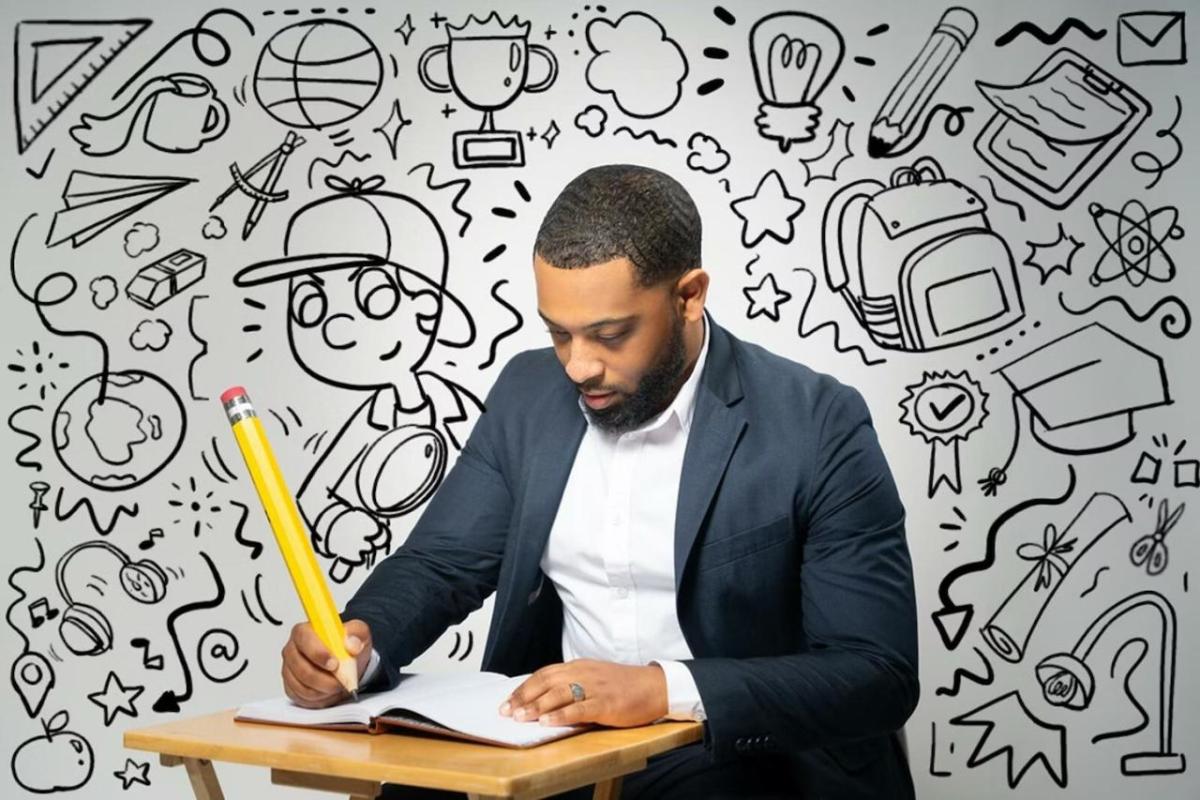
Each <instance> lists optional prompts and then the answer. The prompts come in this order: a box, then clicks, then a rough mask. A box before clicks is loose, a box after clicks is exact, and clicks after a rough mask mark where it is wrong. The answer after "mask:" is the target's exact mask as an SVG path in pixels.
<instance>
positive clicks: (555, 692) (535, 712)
mask: <svg viewBox="0 0 1200 800" xmlns="http://www.w3.org/2000/svg"><path fill="white" fill-rule="evenodd" d="M574 702H575V696H574V695H573V694H571V687H570V686H569V685H567V684H560V685H557V686H551V687H549V688H548V689H547V690H546V692H545V693H544V694H543V695H542V696H541V697H539V698H538V699H537V700H535V701H534V702H532V703H530V704H529V705H527V706H526V707H525V708H523V709H518V711H524V712H525V713H524V714H522V715H521V716H520V717H517V719H522V720H531V719H537V718H538V717H540V716H541V715H542V714H546V713H549V712H551V711H553V710H554V709H556V708H562V707H563V706H565V705H567V704H569V703H574Z"/></svg>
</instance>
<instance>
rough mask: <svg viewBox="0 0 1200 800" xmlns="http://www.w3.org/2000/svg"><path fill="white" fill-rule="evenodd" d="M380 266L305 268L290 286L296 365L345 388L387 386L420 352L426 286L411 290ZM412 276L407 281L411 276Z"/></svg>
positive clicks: (431, 298) (429, 309) (428, 304)
mask: <svg viewBox="0 0 1200 800" xmlns="http://www.w3.org/2000/svg"><path fill="white" fill-rule="evenodd" d="M401 279H402V273H400V272H399V271H398V270H397V269H396V268H395V267H394V266H392V265H390V264H384V265H380V266H367V267H358V268H346V269H337V270H327V271H324V272H310V273H307V274H303V275H296V276H294V277H293V278H292V279H291V281H290V282H289V284H288V338H289V339H290V340H291V343H292V351H293V352H294V353H295V355H296V358H297V359H298V360H299V361H300V365H301V366H302V367H303V368H304V369H305V371H306V372H308V373H309V374H310V375H312V376H313V377H315V378H317V379H318V380H320V381H322V382H324V383H328V384H332V385H334V386H342V387H346V388H362V387H371V386H386V385H387V384H388V383H389V380H390V377H391V376H395V375H397V374H398V373H399V372H400V371H401V370H405V371H411V370H413V369H414V368H415V367H416V366H417V365H418V364H419V363H420V361H421V360H422V359H423V358H424V355H425V352H426V350H427V349H428V345H429V339H430V332H429V331H430V330H431V325H430V320H431V317H432V315H433V314H435V313H436V312H437V297H436V296H435V295H434V293H433V292H432V291H419V292H415V293H414V292H411V291H410V290H409V289H408V287H406V286H403V285H402V284H401V283H400V281H401ZM410 282H411V280H410Z"/></svg>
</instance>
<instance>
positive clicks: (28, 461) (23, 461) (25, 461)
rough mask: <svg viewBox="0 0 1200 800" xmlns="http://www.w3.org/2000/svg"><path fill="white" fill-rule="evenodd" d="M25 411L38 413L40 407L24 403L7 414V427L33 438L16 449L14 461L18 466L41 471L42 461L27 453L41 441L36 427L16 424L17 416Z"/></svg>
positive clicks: (33, 449)
mask: <svg viewBox="0 0 1200 800" xmlns="http://www.w3.org/2000/svg"><path fill="white" fill-rule="evenodd" d="M27 411H37V412H38V413H41V411H42V407H41V406H39V405H33V404H30V405H24V406H20V407H19V408H15V409H13V411H12V413H10V414H9V415H8V429H9V430H10V431H12V432H13V433H15V434H17V435H18V436H24V437H26V438H27V439H32V440H33V442H31V443H30V444H27V445H25V446H24V447H23V448H21V449H20V450H18V451H17V456H16V458H15V459H14V461H16V463H17V466H18V467H25V468H26V469H32V470H33V471H34V472H41V471H42V462H40V461H35V460H34V459H32V458H30V457H29V454H30V453H32V452H34V451H35V450H37V449H38V447H39V446H40V445H41V443H42V437H41V436H40V435H38V433H37V430H36V429H31V428H26V427H23V426H21V427H18V424H17V417H19V416H21V415H22V414H24V413H25V412H27Z"/></svg>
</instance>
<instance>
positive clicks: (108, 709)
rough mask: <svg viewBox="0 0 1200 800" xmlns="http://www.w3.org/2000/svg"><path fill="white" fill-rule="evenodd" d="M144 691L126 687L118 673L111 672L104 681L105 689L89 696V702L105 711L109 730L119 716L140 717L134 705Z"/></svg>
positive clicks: (141, 687) (141, 688) (105, 721)
mask: <svg viewBox="0 0 1200 800" xmlns="http://www.w3.org/2000/svg"><path fill="white" fill-rule="evenodd" d="M144 691H146V687H145V686H126V685H125V684H124V683H122V682H121V679H120V678H118V677H117V673H115V672H113V671H112V670H109V671H108V677H107V678H106V679H105V681H104V688H103V689H101V690H100V691H98V692H92V693H91V694H89V695H88V700H91V701H92V702H93V703H95V704H96V705H98V706H100V708H101V709H103V711H104V727H106V728H107V727H109V726H110V725H112V724H113V720H114V719H116V717H117V714H124V715H125V716H128V717H136V716H137V715H138V712H137V706H135V705H134V704H133V703H134V701H135V700H137V699H138V698H139V697H140V696H141V694H142V692H144Z"/></svg>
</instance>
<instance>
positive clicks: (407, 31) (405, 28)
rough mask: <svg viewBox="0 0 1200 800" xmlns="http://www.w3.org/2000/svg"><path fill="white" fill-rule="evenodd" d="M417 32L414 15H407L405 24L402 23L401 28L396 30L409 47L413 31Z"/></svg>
mask: <svg viewBox="0 0 1200 800" xmlns="http://www.w3.org/2000/svg"><path fill="white" fill-rule="evenodd" d="M415 30H416V28H415V27H414V26H413V21H412V14H405V15H404V22H403V23H401V25H400V27H399V28H396V33H398V34H400V35H401V36H403V37H404V45H405V46H406V47H407V46H408V40H409V39H411V38H412V35H413V31H415Z"/></svg>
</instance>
